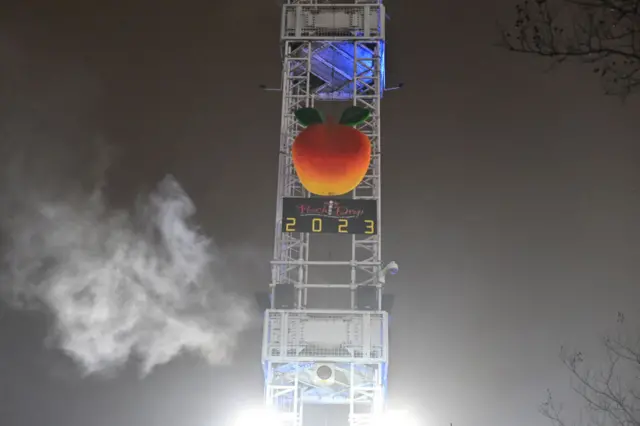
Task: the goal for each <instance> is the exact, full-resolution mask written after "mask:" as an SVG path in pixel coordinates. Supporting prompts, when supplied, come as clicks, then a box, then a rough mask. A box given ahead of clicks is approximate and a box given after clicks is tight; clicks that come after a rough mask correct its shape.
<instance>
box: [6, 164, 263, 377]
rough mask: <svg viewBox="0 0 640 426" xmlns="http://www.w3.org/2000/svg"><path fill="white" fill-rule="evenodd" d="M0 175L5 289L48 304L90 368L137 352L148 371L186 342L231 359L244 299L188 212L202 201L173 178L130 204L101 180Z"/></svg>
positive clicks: (9, 297) (30, 302)
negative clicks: (91, 185)
mask: <svg viewBox="0 0 640 426" xmlns="http://www.w3.org/2000/svg"><path fill="white" fill-rule="evenodd" d="M5 183H7V185H6V186H5V190H4V191H3V193H2V194H0V203H2V210H0V237H2V238H3V239H4V240H5V241H3V243H4V244H3V253H4V257H3V259H2V260H3V265H2V269H0V273H1V275H0V278H1V281H0V289H1V290H2V296H3V298H4V300H5V301H7V302H10V303H11V304H12V305H13V306H14V307H19V308H23V309H39V310H42V311H44V312H46V313H47V314H48V316H49V317H50V318H51V321H52V328H51V336H50V339H51V342H53V343H54V344H55V345H56V346H57V347H59V348H60V349H61V350H63V351H64V352H65V353H66V354H68V355H69V356H70V357H72V358H73V359H74V360H75V361H76V362H77V363H78V365H79V366H80V367H81V368H82V370H83V372H84V373H85V374H95V373H106V372H113V370H114V369H115V370H117V369H118V368H119V367H122V366H123V365H125V364H126V363H127V362H128V361H129V360H130V359H135V360H137V361H139V363H140V371H141V373H142V374H147V373H149V372H150V371H151V370H152V369H153V368H154V367H155V366H157V365H161V364H164V363H167V362H168V361H169V360H171V359H172V358H174V357H176V356H177V355H179V354H181V353H196V354H198V355H201V356H203V357H204V358H206V359H207V360H208V361H209V362H211V363H214V364H216V363H224V362H227V361H228V359H229V356H230V354H231V352H232V351H233V349H234V346H235V343H236V339H237V336H238V334H239V333H240V332H241V331H242V330H243V329H245V328H246V327H247V326H248V324H249V322H250V321H251V319H252V318H251V314H250V310H249V307H248V306H249V305H248V304H247V303H246V301H244V300H242V299H240V298H237V297H236V296H234V295H232V294H230V293H227V292H225V291H224V290H223V289H222V287H221V286H220V285H219V284H218V283H217V282H216V277H215V274H214V269H215V265H216V254H215V249H214V247H213V246H212V244H211V241H210V240H209V239H208V238H206V237H205V236H203V235H202V234H201V233H200V232H199V231H198V229H197V228H195V227H194V226H193V225H191V224H190V221H191V219H192V216H193V214H194V213H195V206H194V204H193V202H192V201H191V199H190V198H189V197H188V196H187V194H186V193H185V192H184V191H183V190H182V188H181V187H180V185H179V184H178V182H177V181H176V180H175V179H174V178H172V177H170V176H169V177H167V178H165V179H164V180H163V181H161V182H160V183H159V185H158V186H157V188H156V189H155V191H153V192H152V193H151V194H150V195H149V196H147V197H141V198H140V199H139V202H138V203H137V204H136V205H135V207H134V208H133V209H131V211H113V210H111V209H109V208H108V206H107V203H106V202H105V199H104V198H105V197H104V195H103V192H102V190H101V189H100V188H98V189H96V190H94V191H88V192H83V191H81V190H76V191H74V192H73V193H71V192H67V193H60V192H58V193H56V194H51V193H46V192H43V191H39V190H37V188H34V187H33V186H31V187H30V186H29V185H25V184H24V182H18V181H17V180H16V179H13V180H5ZM0 241H2V240H0Z"/></svg>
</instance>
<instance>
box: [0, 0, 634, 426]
mask: <svg viewBox="0 0 640 426" xmlns="http://www.w3.org/2000/svg"><path fill="white" fill-rule="evenodd" d="M171 3H174V5H173V6H170V4H171ZM179 3H180V5H179V6H178V5H176V4H177V2H164V3H163V2H141V1H136V0H130V1H128V2H106V3H103V4H102V5H101V6H100V7H97V6H94V5H93V4H92V2H80V1H66V0H65V1H58V2H55V5H54V2H44V1H42V2H36V1H8V0H5V1H4V2H3V6H2V8H1V9H2V11H1V12H0V147H1V151H0V153H1V156H2V159H3V160H6V159H9V158H10V157H11V156H12V155H13V154H12V153H14V152H17V151H19V150H27V151H28V152H29V153H30V155H32V156H34V158H37V160H34V164H39V165H40V166H41V167H38V168H36V171H35V172H34V173H35V174H37V175H42V176H44V177H45V178H44V180H45V181H51V180H56V179H58V180H59V181H60V182H63V181H64V182H74V183H76V184H79V185H81V184H82V177H81V176H80V175H79V176H78V177H74V175H73V173H75V171H76V170H80V169H82V167H83V166H84V165H85V164H86V163H87V161H88V159H90V158H91V155H92V154H91V150H90V149H89V148H87V147H88V146H92V145H91V144H93V143H94V142H95V141H103V142H106V143H107V144H109V145H110V146H112V149H113V152H114V156H113V161H112V163H111V165H110V167H109V169H108V171H107V177H108V180H107V183H106V194H107V196H108V198H109V203H110V204H111V205H113V206H117V207H122V208H126V207H128V206H131V205H133V203H134V202H135V199H136V196H137V195H138V194H140V193H144V192H146V191H149V190H150V189H152V188H153V187H154V186H155V185H156V184H157V183H158V182H159V181H160V180H161V179H162V178H163V177H164V176H165V175H167V174H172V175H173V176H175V178H176V179H177V181H178V182H179V183H180V185H182V187H183V188H184V190H185V191H186V192H187V193H188V194H189V196H190V197H191V198H192V199H193V201H194V203H195V205H196V207H197V209H198V211H197V215H196V216H197V217H196V219H197V222H198V223H199V224H200V225H201V227H202V229H203V232H204V233H205V234H206V235H208V236H210V237H211V238H212V239H213V240H214V242H215V245H216V246H217V247H218V250H219V251H220V252H221V253H223V256H224V258H225V259H226V261H227V266H226V268H225V271H224V275H225V277H226V278H225V280H223V281H224V286H225V288H226V289H228V290H229V291H233V292H236V293H238V294H240V295H241V296H243V297H247V298H250V297H252V294H253V293H254V292H256V291H260V290H263V289H265V288H266V285H267V283H268V280H269V277H270V271H269V260H270V259H271V256H272V253H271V251H272V244H273V223H274V214H275V201H276V200H275V197H276V192H275V191H276V179H277V159H278V157H277V152H278V143H279V127H280V122H279V121H280V101H281V99H280V96H279V95H278V94H277V93H272V92H269V93H265V92H263V91H261V90H259V89H258V86H259V85H260V84H262V83H264V84H268V85H270V86H277V85H278V83H279V81H280V66H281V63H280V54H279V29H280V9H279V7H278V4H277V2H275V1H270V0H245V1H227V2H222V1H208V2H204V1H190V0H186V1H182V2H179ZM514 6H515V3H514V1H513V0H487V1H461V0H459V1H440V2H430V1H422V0H404V1H389V2H387V8H388V12H389V14H390V16H391V21H389V22H388V25H387V40H388V44H387V46H388V57H387V67H388V77H387V81H388V84H394V83H397V82H404V83H405V88H404V89H403V90H401V91H395V92H391V93H389V94H388V95H387V96H386V97H385V99H384V101H383V107H382V115H383V118H382V132H383V134H382V146H383V152H384V159H383V176H384V178H383V218H384V236H383V241H384V243H383V248H384V253H385V258H386V259H387V260H396V261H397V262H398V263H399V264H400V265H401V271H400V273H399V274H398V275H397V276H394V277H393V279H389V280H387V282H388V289H389V291H390V292H392V293H394V294H395V295H396V301H395V305H394V308H393V309H394V310H393V322H392V328H391V333H392V347H391V361H390V398H391V400H392V401H400V402H402V403H406V404H407V405H409V406H411V407H415V409H416V411H417V412H418V413H419V414H420V415H422V416H424V418H427V417H428V416H429V417H430V418H432V419H434V421H435V423H433V424H438V425H448V424H449V423H450V422H452V423H453V424H454V425H455V426H513V425H519V426H541V425H546V424H548V421H547V420H546V419H544V418H543V417H542V416H541V415H540V414H538V413H537V406H538V404H539V403H540V402H542V401H543V400H544V398H545V396H546V389H547V388H551V389H552V390H554V391H555V392H557V393H558V394H559V396H561V397H566V398H568V399H567V401H568V402H571V395H572V394H571V393H570V392H569V393H567V390H568V388H569V374H568V372H566V371H565V370H564V368H563V366H562V364H561V362H560V360H559V358H558V352H559V350H560V347H561V345H567V346H569V347H576V346H577V347H580V348H584V350H585V352H586V353H587V355H589V354H590V353H591V354H593V352H590V351H592V350H593V348H596V347H597V344H598V339H599V338H600V336H601V335H602V333H604V332H605V331H607V330H608V329H610V328H611V327H612V326H614V325H615V320H616V315H617V313H618V311H623V312H625V314H626V315H627V317H628V318H629V319H632V318H633V315H634V314H635V313H634V312H632V311H637V301H638V297H639V296H640V286H638V275H639V274H638V266H637V265H640V251H638V240H639V237H640V230H639V229H640V228H638V226H637V220H638V219H637V218H638V217H640V201H639V195H640V194H639V193H638V183H639V182H640V168H639V167H638V166H639V165H640V145H639V144H638V140H637V137H638V135H639V134H640V120H638V119H637V115H638V114H637V112H638V106H639V103H638V100H637V99H633V98H630V99H629V100H627V102H626V103H622V102H621V101H620V100H619V99H617V98H613V97H606V96H604V95H603V93H602V89H601V87H600V86H599V82H598V79H597V77H596V76H594V75H593V73H592V72H591V70H590V68H589V67H588V66H587V67H581V66H578V65H571V64H565V65H563V66H562V67H561V68H558V69H556V70H553V71H549V70H548V64H547V63H546V62H545V61H543V60H541V59H538V58H534V57H525V56H518V55H513V54H510V53H508V52H506V51H505V50H503V49H500V48H498V47H495V44H496V42H497V41H498V40H499V37H498V32H497V27H496V22H497V21H499V20H509V19H510V18H511V16H512V15H511V13H512V12H513V10H514ZM78 173H80V172H78ZM62 175H64V179H63V178H62V177H60V176H62ZM82 176H84V175H82ZM65 179H67V180H65ZM48 324H49V322H48V320H47V318H46V317H45V316H43V315H41V314H38V313H33V312H13V311H9V310H8V309H4V310H3V311H0V424H1V425H3V426H4V425H6V426H35V425H51V426H58V425H61V426H62V425H64V426H89V425H91V426H137V425H153V426H175V425H180V426H205V425H206V426H209V425H223V424H224V422H225V420H226V417H227V416H228V415H229V414H230V413H231V412H232V411H233V409H234V407H236V406H237V407H239V406H241V405H242V404H243V403H244V402H245V401H247V400H254V401H255V400H259V399H260V398H261V395H262V373H261V367H260V363H259V357H260V355H259V349H260V344H261V338H260V330H259V323H258V322H256V323H255V324H254V325H252V326H251V327H249V329H248V330H247V331H245V332H244V333H243V334H242V335H241V341H240V343H239V346H238V348H237V349H236V352H235V355H234V357H233V360H232V362H230V363H229V364H228V365H220V366H209V365H207V364H206V363H205V362H204V361H202V360H199V359H198V358H195V357H188V356H184V357H180V358H178V359H176V360H174V361H172V362H171V363H169V364H168V365H164V366H160V367H158V368H157V369H156V370H154V371H153V372H152V373H151V374H150V375H149V376H148V377H146V378H144V379H142V380H141V379H139V378H138V376H137V374H136V372H135V368H134V367H130V368H128V369H127V370H125V371H123V372H120V374H118V375H117V376H115V377H112V378H85V379H83V378H81V376H80V374H79V373H78V372H77V369H76V367H75V366H74V364H73V363H72V362H71V361H70V360H69V359H68V358H67V357H65V356H64V355H62V354H61V353H60V352H59V351H56V350H54V349H52V348H50V347H48V346H47V344H46V339H45V337H46V335H47V334H48V330H49V328H48ZM594 356H595V355H594ZM425 426H431V425H429V424H425Z"/></svg>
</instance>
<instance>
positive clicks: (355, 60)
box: [262, 0, 397, 426]
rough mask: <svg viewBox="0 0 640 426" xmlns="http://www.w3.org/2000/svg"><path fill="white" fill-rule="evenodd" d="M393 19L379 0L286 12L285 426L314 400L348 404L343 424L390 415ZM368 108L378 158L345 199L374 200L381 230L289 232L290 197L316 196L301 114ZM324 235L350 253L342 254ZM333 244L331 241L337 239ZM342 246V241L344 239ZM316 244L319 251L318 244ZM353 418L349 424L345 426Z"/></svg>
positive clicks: (268, 366) (275, 292) (282, 186)
mask: <svg viewBox="0 0 640 426" xmlns="http://www.w3.org/2000/svg"><path fill="white" fill-rule="evenodd" d="M385 16H386V15H385V11H384V6H383V4H382V2H381V1H380V0H350V1H348V0H344V1H341V2H339V3H338V2H336V1H312V0H288V1H287V2H286V3H285V4H284V5H283V8H282V25H281V42H282V47H283V75H282V77H283V80H282V122H281V139H280V160H279V175H278V192H277V211H276V226H275V242H274V253H273V261H272V276H271V283H270V308H269V309H267V310H266V312H265V323H264V339H263V349H262V361H263V365H264V373H265V398H266V401H265V402H266V405H267V406H268V407H270V408H273V409H275V410H277V412H278V413H279V414H280V415H281V419H282V424H283V425H286V426H300V425H303V424H305V425H306V424H308V421H307V419H306V418H305V416H304V415H303V408H304V407H307V406H308V405H309V404H342V405H346V406H348V407H349V415H348V419H345V423H344V424H345V425H346V424H348V425H350V426H360V425H370V424H372V423H373V421H374V419H375V418H376V416H379V415H380V414H381V413H382V412H383V410H384V407H385V394H386V382H387V361H388V319H387V312H386V311H385V310H383V308H384V304H383V295H382V287H383V284H384V280H385V275H386V273H387V272H388V271H390V272H391V273H395V271H396V270H397V265H396V264H395V262H392V264H391V265H392V266H391V267H389V266H387V267H384V266H383V264H382V252H381V235H382V234H381V227H380V223H381V220H380V219H381V214H380V207H381V200H382V198H381V192H380V184H381V173H380V158H381V157H380V148H381V146H380V101H381V98H382V93H383V91H384V86H385V78H384V77H385V64H384V58H385V34H384V33H385V31H384V24H385ZM330 101H333V102H336V101H339V102H343V103H345V104H346V103H350V104H352V105H357V106H362V107H365V108H367V109H369V110H370V111H371V112H372V114H371V116H370V117H369V118H368V120H367V121H366V122H364V123H362V124H361V125H359V126H358V129H359V130H361V131H362V132H363V133H365V134H366V135H367V136H368V137H369V138H370V140H371V143H372V161H371V164H370V168H369V171H368V173H367V175H366V177H365V178H364V180H363V181H362V182H361V184H360V185H359V186H358V187H357V188H356V189H355V190H354V191H353V192H352V193H351V194H349V196H348V197H346V199H349V200H370V201H369V204H368V205H370V206H371V205H373V206H374V207H373V209H374V210H375V217H376V224H375V225H376V227H377V229H376V232H375V233H371V234H366V233H360V234H358V233H349V234H348V235H336V234H333V235H327V234H324V235H319V234H323V232H321V231H319V232H317V234H318V235H317V234H316V233H314V232H284V228H283V221H284V220H285V218H283V200H284V199H286V198H295V197H299V198H302V199H309V198H311V197H313V196H311V195H310V194H309V193H307V191H305V189H304V188H303V187H302V185H301V184H300V181H299V180H298V178H297V176H296V173H295V169H294V167H293V163H292V157H291V146H292V144H293V141H294V139H295V138H296V136H297V135H298V133H299V132H300V131H302V129H303V128H302V127H301V125H300V124H298V123H297V121H296V119H295V116H294V111H295V110H296V109H298V108H302V107H311V106H313V107H320V105H321V104H324V103H325V102H330ZM327 238H334V239H338V240H340V241H339V243H340V244H343V245H344V244H348V245H350V249H349V250H344V253H343V254H344V257H342V256H340V258H334V257H336V255H335V254H332V252H331V251H329V253H328V254H327V253H326V251H325V252H323V251H322V250H316V249H315V247H316V245H317V246H318V247H326V246H327ZM329 244H330V245H331V244H334V243H331V242H330V243H329ZM336 244H337V243H336ZM312 246H313V247H314V250H313V251H312V250H311V248H312ZM336 290H340V291H342V292H344V298H342V299H341V300H344V301H347V300H348V303H347V306H345V307H341V308H335V307H333V306H323V307H322V308H317V307H315V306H314V303H313V300H314V297H318V298H322V296H321V295H320V293H321V292H322V291H333V292H335V291H336ZM347 421H348V423H347Z"/></svg>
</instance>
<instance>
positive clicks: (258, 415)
mask: <svg viewBox="0 0 640 426" xmlns="http://www.w3.org/2000/svg"><path fill="white" fill-rule="evenodd" d="M257 425H259V426H279V425H280V420H279V418H278V413H276V412H275V410H270V409H268V408H250V409H247V410H243V411H242V412H241V413H239V414H238V416H237V417H236V420H235V422H234V424H233V426H257Z"/></svg>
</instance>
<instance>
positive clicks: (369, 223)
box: [285, 217, 375, 234]
mask: <svg viewBox="0 0 640 426" xmlns="http://www.w3.org/2000/svg"><path fill="white" fill-rule="evenodd" d="M364 223H365V225H366V230H365V231H364V233H365V234H373V233H374V232H375V222H374V221H373V220H369V219H365V221H364ZM348 226H349V221H348V220H347V219H338V232H339V233H341V234H346V233H348V232H349V230H348ZM285 231H286V232H296V218H295V217H288V218H287V223H286V224H285ZM311 232H322V219H320V218H318V217H314V218H313V219H311Z"/></svg>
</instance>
